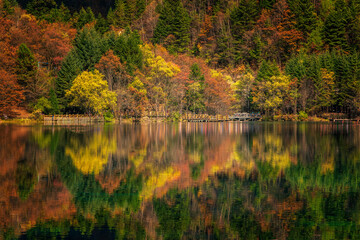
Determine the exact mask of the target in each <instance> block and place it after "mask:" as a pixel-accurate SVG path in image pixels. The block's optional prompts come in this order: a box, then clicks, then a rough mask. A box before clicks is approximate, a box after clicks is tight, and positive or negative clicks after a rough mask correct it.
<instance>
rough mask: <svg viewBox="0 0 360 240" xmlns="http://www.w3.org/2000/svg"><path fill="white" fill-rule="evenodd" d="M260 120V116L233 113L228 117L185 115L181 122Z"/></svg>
mask: <svg viewBox="0 0 360 240" xmlns="http://www.w3.org/2000/svg"><path fill="white" fill-rule="evenodd" d="M260 119H261V115H260V114H257V113H256V114H253V113H235V114H233V115H230V116H222V115H215V116H209V115H207V114H187V115H185V116H184V117H183V120H185V121H187V122H225V121H258V120H260Z"/></svg>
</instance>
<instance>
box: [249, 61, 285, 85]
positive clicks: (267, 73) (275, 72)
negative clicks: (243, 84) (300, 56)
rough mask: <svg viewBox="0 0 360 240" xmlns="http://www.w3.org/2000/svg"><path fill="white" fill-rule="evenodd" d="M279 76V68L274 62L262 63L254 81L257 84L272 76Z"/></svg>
mask: <svg viewBox="0 0 360 240" xmlns="http://www.w3.org/2000/svg"><path fill="white" fill-rule="evenodd" d="M279 75H280V70H279V67H278V66H277V65H276V64H275V63H274V62H269V61H263V62H262V63H261V65H260V68H259V71H258V74H257V76H256V79H255V80H256V81H257V82H261V81H264V80H269V79H270V78H271V77H273V76H279Z"/></svg>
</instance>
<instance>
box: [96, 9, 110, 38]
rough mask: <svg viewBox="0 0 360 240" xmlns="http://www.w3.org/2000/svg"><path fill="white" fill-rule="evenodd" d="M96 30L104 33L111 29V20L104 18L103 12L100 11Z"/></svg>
mask: <svg viewBox="0 0 360 240" xmlns="http://www.w3.org/2000/svg"><path fill="white" fill-rule="evenodd" d="M95 30H96V31H97V32H99V33H101V34H104V33H106V32H107V31H109V30H110V25H109V22H108V21H107V20H106V19H105V18H103V16H102V15H101V13H99V15H98V17H97V19H96V24H95Z"/></svg>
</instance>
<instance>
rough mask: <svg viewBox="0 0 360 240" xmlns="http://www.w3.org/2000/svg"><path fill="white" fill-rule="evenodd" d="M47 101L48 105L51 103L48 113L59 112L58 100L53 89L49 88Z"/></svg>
mask: <svg viewBox="0 0 360 240" xmlns="http://www.w3.org/2000/svg"><path fill="white" fill-rule="evenodd" d="M49 101H50V105H51V110H50V113H51V114H59V113H60V109H59V101H58V99H57V96H56V93H55V91H54V89H50V93H49Z"/></svg>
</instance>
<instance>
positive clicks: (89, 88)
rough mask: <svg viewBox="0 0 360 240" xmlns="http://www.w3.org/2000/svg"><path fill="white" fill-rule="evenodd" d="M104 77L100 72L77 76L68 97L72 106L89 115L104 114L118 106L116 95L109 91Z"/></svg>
mask: <svg viewBox="0 0 360 240" xmlns="http://www.w3.org/2000/svg"><path fill="white" fill-rule="evenodd" d="M103 78H104V75H102V74H101V73H99V71H98V70H95V71H93V72H88V71H84V72H82V73H81V74H80V75H79V76H77V77H76V78H75V80H74V82H73V85H72V87H71V88H70V90H68V91H66V97H68V98H70V99H71V102H70V106H75V107H80V108H83V109H84V110H85V111H86V112H88V113H94V114H104V113H105V111H107V110H108V109H112V108H114V107H115V106H116V94H115V93H114V92H111V91H109V89H108V84H107V82H106V80H104V79H103Z"/></svg>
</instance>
